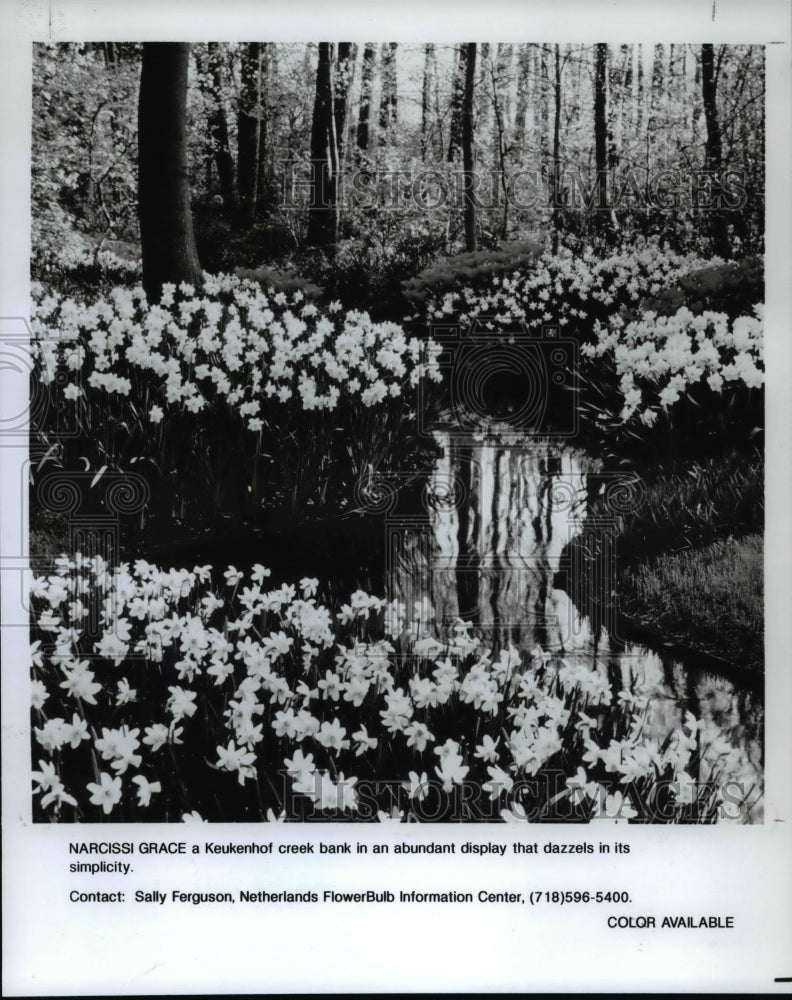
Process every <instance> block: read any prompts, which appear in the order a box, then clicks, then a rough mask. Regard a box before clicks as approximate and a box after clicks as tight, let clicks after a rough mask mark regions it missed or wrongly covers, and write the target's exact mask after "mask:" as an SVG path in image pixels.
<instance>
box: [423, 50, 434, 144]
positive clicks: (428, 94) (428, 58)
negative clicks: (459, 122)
mask: <svg viewBox="0 0 792 1000" xmlns="http://www.w3.org/2000/svg"><path fill="white" fill-rule="evenodd" d="M436 74H437V57H436V55H435V47H434V45H433V44H432V42H427V43H426V45H425V46H424V70H423V85H422V87H421V159H422V160H425V159H426V156H427V153H428V152H429V150H430V148H431V146H432V132H433V129H434V125H433V121H432V89H433V86H432V85H433V83H434V79H435V75H436Z"/></svg>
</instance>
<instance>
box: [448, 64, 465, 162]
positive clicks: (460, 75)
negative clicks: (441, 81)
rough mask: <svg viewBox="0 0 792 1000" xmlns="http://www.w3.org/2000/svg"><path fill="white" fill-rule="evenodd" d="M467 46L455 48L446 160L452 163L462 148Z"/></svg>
mask: <svg viewBox="0 0 792 1000" xmlns="http://www.w3.org/2000/svg"><path fill="white" fill-rule="evenodd" d="M466 55H467V46H466V45H460V46H458V48H457V50H456V63H455V66H454V82H453V90H452V94H451V133H450V135H449V138H448V157H447V159H448V162H449V163H453V162H454V160H455V159H456V157H457V155H458V153H459V150H460V149H461V148H462V115H463V104H464V102H465V78H466V73H465V58H466Z"/></svg>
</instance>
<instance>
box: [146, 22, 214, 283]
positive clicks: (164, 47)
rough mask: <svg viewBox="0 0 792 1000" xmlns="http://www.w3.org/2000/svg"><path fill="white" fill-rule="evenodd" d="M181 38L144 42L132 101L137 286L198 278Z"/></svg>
mask: <svg viewBox="0 0 792 1000" xmlns="http://www.w3.org/2000/svg"><path fill="white" fill-rule="evenodd" d="M189 58H190V46H189V44H188V43H186V42H144V43H143V62H142V67H141V73H140V100H139V103H138V213H139V217H140V241H141V248H142V255H143V288H144V289H145V292H146V296H147V297H148V299H149V301H150V302H157V301H159V298H160V295H161V294H162V286H163V285H164V284H166V283H168V282H172V283H174V284H179V283H180V282H182V281H185V282H188V283H189V284H191V285H194V286H196V287H200V286H201V284H202V283H203V279H202V275H201V265H200V263H199V261H198V251H197V250H196V248H195V236H194V233H193V221H192V212H191V210H190V184H189V176H188V173H187V72H188V65H189Z"/></svg>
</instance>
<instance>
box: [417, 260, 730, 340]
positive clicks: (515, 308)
mask: <svg viewBox="0 0 792 1000" xmlns="http://www.w3.org/2000/svg"><path fill="white" fill-rule="evenodd" d="M717 263H721V262H720V261H718V260H717V259H709V260H704V259H702V258H700V257H698V256H696V255H693V254H678V253H674V252H673V251H670V250H666V249H663V248H661V247H658V246H654V245H647V246H645V247H643V248H635V247H629V248H626V249H623V250H617V251H614V252H611V253H609V254H607V255H605V256H600V255H599V254H598V253H597V252H595V251H594V250H593V249H592V248H590V247H588V248H586V249H584V250H583V251H582V252H581V251H579V250H576V249H573V248H571V247H567V246H562V247H560V248H559V250H558V252H557V253H555V254H554V253H550V252H546V253H544V254H542V255H541V256H540V257H538V258H537V259H536V261H535V262H534V263H533V264H529V265H526V266H523V267H520V268H518V269H516V270H514V271H513V272H511V273H508V274H494V275H492V276H491V277H485V278H483V279H482V280H480V281H479V282H478V285H477V287H475V288H472V287H465V284H464V280H460V281H459V282H458V284H457V287H454V288H452V289H451V290H446V291H443V289H442V287H440V288H439V289H438V290H434V289H429V290H428V292H427V294H425V295H424V296H423V301H422V302H421V308H422V315H423V317H424V319H425V320H426V322H428V323H450V322H459V323H471V322H472V321H473V320H476V319H479V320H482V321H483V322H485V324H486V326H487V327H488V328H489V329H493V330H498V329H503V328H507V327H513V326H515V325H518V326H521V327H523V328H524V329H526V330H527V331H528V332H531V333H539V332H541V329H542V327H543V326H545V325H547V324H550V325H559V326H560V327H561V328H562V329H563V330H564V331H565V332H566V333H571V332H574V333H576V334H577V335H579V336H581V338H582V339H584V340H585V339H590V336H591V333H592V331H593V326H594V322H595V320H601V321H604V320H606V319H607V318H608V317H609V316H611V315H615V314H616V313H617V312H618V311H619V310H620V309H622V308H625V307H630V306H635V305H637V304H638V303H640V302H641V301H642V300H643V299H645V298H647V297H649V296H651V295H658V294H659V293H660V292H661V291H663V290H664V289H665V288H666V287H668V286H669V285H672V284H673V283H674V282H675V281H676V280H677V279H678V278H679V277H680V276H681V275H683V274H686V273H688V272H689V271H693V270H696V269H697V268H702V267H703V266H704V265H708V264H717Z"/></svg>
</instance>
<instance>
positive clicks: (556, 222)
mask: <svg viewBox="0 0 792 1000" xmlns="http://www.w3.org/2000/svg"><path fill="white" fill-rule="evenodd" d="M554 80H555V109H554V114H553V176H552V179H551V186H550V191H551V201H552V206H553V253H558V234H559V232H560V231H561V47H560V46H559V45H558V44H557V43H556V45H555V74H554Z"/></svg>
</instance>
